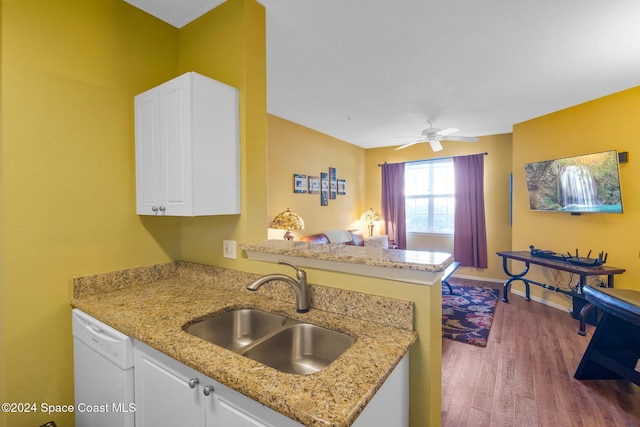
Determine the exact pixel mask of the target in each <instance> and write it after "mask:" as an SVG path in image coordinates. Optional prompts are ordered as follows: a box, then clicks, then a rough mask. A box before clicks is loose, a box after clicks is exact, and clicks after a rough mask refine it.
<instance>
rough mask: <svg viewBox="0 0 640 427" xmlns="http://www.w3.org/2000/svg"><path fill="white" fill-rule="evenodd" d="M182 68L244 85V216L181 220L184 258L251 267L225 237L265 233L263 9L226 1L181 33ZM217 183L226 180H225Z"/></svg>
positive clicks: (246, 2) (256, 237) (253, 236)
mask: <svg viewBox="0 0 640 427" xmlns="http://www.w3.org/2000/svg"><path fill="white" fill-rule="evenodd" d="M180 70H181V72H186V71H190V70H191V71H198V72H200V73H202V74H205V75H208V76H210V77H212V78H215V79H217V80H221V81H223V82H225V83H228V84H231V85H233V86H235V87H237V88H238V89H239V90H240V125H241V126H240V127H241V132H240V147H241V148H240V158H241V160H240V170H241V196H240V197H241V209H242V210H241V212H242V214H241V215H226V216H217V217H199V218H182V219H181V242H180V257H181V259H183V260H187V261H192V262H199V263H204V264H210V265H216V266H220V267H226V268H234V269H237V270H245V271H250V270H251V268H252V267H251V265H250V264H249V263H247V262H246V260H245V259H243V258H242V257H241V256H240V252H241V251H240V250H239V249H238V254H239V256H238V259H236V260H231V259H226V258H223V256H222V241H223V240H236V241H238V242H246V241H256V240H264V239H265V238H266V236H267V230H266V228H265V223H266V220H267V180H266V179H265V177H266V175H267V143H266V141H267V123H266V120H267V119H266V105H267V103H266V43H265V16H264V8H263V7H262V6H261V5H260V4H258V3H257V2H255V1H252V0H236V1H227V2H225V3H223V4H222V5H220V6H219V7H217V8H216V9H214V10H213V11H211V12H209V13H207V14H206V15H204V16H202V17H200V18H198V19H197V20H196V21H194V22H192V23H190V24H189V25H188V26H186V27H184V28H183V29H181V32H180ZM215 185H225V183H224V182H221V183H215Z"/></svg>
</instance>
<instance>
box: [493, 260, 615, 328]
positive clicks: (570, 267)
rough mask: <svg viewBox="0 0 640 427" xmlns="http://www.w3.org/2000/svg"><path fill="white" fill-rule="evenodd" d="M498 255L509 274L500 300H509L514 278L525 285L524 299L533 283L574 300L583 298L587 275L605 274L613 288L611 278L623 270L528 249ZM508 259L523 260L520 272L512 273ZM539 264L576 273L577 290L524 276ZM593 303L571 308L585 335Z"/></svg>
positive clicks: (527, 296)
mask: <svg viewBox="0 0 640 427" xmlns="http://www.w3.org/2000/svg"><path fill="white" fill-rule="evenodd" d="M497 254H498V255H499V256H501V257H502V269H503V270H504V272H505V273H506V274H507V276H509V278H508V279H507V280H506V281H505V282H504V289H503V292H502V301H504V302H509V297H508V293H509V285H511V282H513V281H514V280H520V281H521V282H522V283H524V286H525V299H526V300H527V301H529V300H530V299H531V298H530V293H529V284H530V283H533V284H534V285H537V286H541V287H543V288H545V289H549V290H552V291H556V292H560V293H563V294H565V295H570V296H572V297H573V298H574V302H575V301H576V298H577V299H580V300H584V301H586V300H585V298H584V295H583V294H582V288H583V287H584V286H585V285H586V284H587V277H589V276H607V287H609V288H613V278H614V276H615V275H616V274H622V273H624V272H625V269H624V268H618V267H610V266H607V265H599V266H584V265H576V264H572V263H570V262H567V261H560V260H554V259H548V258H543V257H539V256H533V255H531V252H529V251H516V252H497ZM510 259H514V260H517V261H522V262H524V264H525V266H524V269H523V270H522V271H521V272H520V273H515V274H514V273H512V272H511V271H509V266H508V264H507V261H508V260H510ZM530 264H534V265H540V266H542V267H546V268H551V269H554V270H560V271H567V272H569V273H572V274H577V275H578V276H579V277H580V282H579V292H575V291H573V290H567V289H563V288H559V287H557V286H551V285H548V284H546V283H541V282H537V281H535V280H532V279H529V278H526V277H525V275H526V274H527V273H528V272H529V265H530ZM593 307H594V306H593V304H591V303H588V302H586V303H585V304H584V305H582V307H580V308H579V313H578V308H577V307H575V303H574V309H573V317H574V318H576V319H578V318H579V319H580V330H579V331H578V333H579V334H580V335H585V333H586V332H585V329H586V317H587V314H588V313H589V311H591V309H592V308H593Z"/></svg>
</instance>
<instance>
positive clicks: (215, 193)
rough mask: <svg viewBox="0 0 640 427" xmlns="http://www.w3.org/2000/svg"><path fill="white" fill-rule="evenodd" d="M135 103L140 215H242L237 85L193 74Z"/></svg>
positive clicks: (153, 90) (152, 92) (138, 205)
mask: <svg viewBox="0 0 640 427" xmlns="http://www.w3.org/2000/svg"><path fill="white" fill-rule="evenodd" d="M134 104H135V129H136V131H135V132H136V133H135V137H136V211H137V213H138V215H158V216H163V215H165V216H200V215H231V214H239V213H240V130H239V110H238V90H237V89H236V88H234V87H231V86H228V85H226V84H224V83H220V82H218V81H215V80H213V79H210V78H208V77H205V76H203V75H201V74H197V73H194V72H191V73H186V74H183V75H182V76H179V77H176V78H175V79H173V80H170V81H168V82H166V83H164V84H162V85H160V86H158V87H155V88H153V89H150V90H148V91H146V92H144V93H141V94H140V95H137V96H136V97H135V98H134Z"/></svg>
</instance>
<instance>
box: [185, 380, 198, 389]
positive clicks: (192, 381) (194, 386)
mask: <svg viewBox="0 0 640 427" xmlns="http://www.w3.org/2000/svg"><path fill="white" fill-rule="evenodd" d="M187 384H189V388H196V386H197V385H198V384H200V380H199V379H198V378H191V379H190V380H189V382H188V383H187Z"/></svg>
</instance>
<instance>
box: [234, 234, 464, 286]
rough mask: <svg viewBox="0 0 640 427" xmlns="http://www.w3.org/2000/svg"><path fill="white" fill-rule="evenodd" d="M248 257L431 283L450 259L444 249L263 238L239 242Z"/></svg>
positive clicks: (449, 262)
mask: <svg viewBox="0 0 640 427" xmlns="http://www.w3.org/2000/svg"><path fill="white" fill-rule="evenodd" d="M240 248H241V249H243V250H244V251H245V252H246V253H247V256H248V257H249V259H253V260H258V261H268V262H278V259H285V260H287V261H290V262H293V263H294V264H297V265H299V266H302V267H313V268H318V269H321V270H330V271H337V272H343V273H350V274H357V275H362V276H369V277H379V278H383V279H391V280H399V281H403V282H411V283H416V284H425V285H431V284H433V282H434V281H435V279H437V277H439V276H441V275H442V272H443V270H444V269H445V268H447V267H448V266H449V264H451V263H452V262H453V257H452V256H451V254H448V253H444V252H428V251H408V250H398V249H382V248H377V247H367V246H351V245H345V244H331V243H330V244H325V243H311V242H297V241H291V240H265V241H260V242H255V243H245V244H243V245H240Z"/></svg>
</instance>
